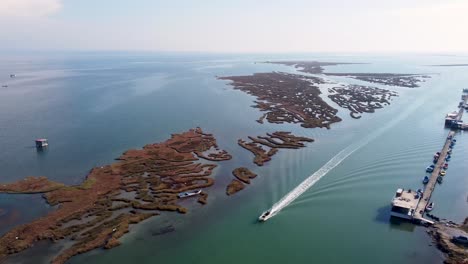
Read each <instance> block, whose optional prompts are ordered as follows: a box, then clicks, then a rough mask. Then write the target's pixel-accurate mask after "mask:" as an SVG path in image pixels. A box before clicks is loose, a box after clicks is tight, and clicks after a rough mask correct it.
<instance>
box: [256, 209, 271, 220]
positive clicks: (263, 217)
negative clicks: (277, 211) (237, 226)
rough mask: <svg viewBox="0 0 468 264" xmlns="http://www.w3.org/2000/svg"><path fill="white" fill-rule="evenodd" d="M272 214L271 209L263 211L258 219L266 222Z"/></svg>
mask: <svg viewBox="0 0 468 264" xmlns="http://www.w3.org/2000/svg"><path fill="white" fill-rule="evenodd" d="M270 216H271V212H270V210H268V211H266V212H263V214H262V215H261V216H260V217H259V218H258V221H260V222H265V221H266V220H268V218H270Z"/></svg>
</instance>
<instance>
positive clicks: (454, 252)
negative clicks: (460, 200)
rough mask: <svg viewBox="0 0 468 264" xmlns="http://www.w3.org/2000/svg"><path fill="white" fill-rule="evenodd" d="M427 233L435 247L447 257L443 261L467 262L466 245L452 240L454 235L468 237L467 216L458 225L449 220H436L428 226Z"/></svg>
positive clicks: (453, 262)
mask: <svg viewBox="0 0 468 264" xmlns="http://www.w3.org/2000/svg"><path fill="white" fill-rule="evenodd" d="M427 233H428V234H429V235H430V236H431V238H432V239H433V241H434V243H435V245H436V246H437V248H438V249H439V250H440V251H442V252H443V253H444V254H445V256H446V257H447V259H446V260H445V261H444V263H447V264H467V263H468V245H466V244H465V245H463V244H462V243H457V242H456V241H454V240H453V237H456V236H465V237H468V217H467V218H466V219H465V221H464V222H463V223H462V224H460V225H458V224H456V223H453V222H450V221H441V222H437V223H436V224H434V225H433V226H431V227H429V229H428V231H427Z"/></svg>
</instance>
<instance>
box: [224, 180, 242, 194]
mask: <svg viewBox="0 0 468 264" xmlns="http://www.w3.org/2000/svg"><path fill="white" fill-rule="evenodd" d="M244 188H245V185H244V184H243V183H242V182H241V181H239V180H236V179H234V180H232V181H231V183H229V185H228V186H227V188H226V194H227V195H233V194H235V193H236V192H238V191H241V190H242V189H244Z"/></svg>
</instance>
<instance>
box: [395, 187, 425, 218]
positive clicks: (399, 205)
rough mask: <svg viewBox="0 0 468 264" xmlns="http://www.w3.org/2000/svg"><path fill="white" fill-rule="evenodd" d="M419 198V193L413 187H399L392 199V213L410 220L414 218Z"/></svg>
mask: <svg viewBox="0 0 468 264" xmlns="http://www.w3.org/2000/svg"><path fill="white" fill-rule="evenodd" d="M419 200H420V195H419V193H417V192H415V191H412V190H411V189H408V190H405V189H403V188H399V189H397V191H396V193H395V196H394V197H393V199H392V209H391V210H390V215H391V216H395V217H399V218H404V219H409V220H411V219H413V215H414V212H415V210H416V206H417V205H418V202H419Z"/></svg>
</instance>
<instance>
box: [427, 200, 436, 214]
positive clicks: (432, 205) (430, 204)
mask: <svg viewBox="0 0 468 264" xmlns="http://www.w3.org/2000/svg"><path fill="white" fill-rule="evenodd" d="M432 209H434V202H430V203H428V204H427V205H426V211H428V212H430V211H432Z"/></svg>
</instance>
